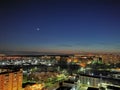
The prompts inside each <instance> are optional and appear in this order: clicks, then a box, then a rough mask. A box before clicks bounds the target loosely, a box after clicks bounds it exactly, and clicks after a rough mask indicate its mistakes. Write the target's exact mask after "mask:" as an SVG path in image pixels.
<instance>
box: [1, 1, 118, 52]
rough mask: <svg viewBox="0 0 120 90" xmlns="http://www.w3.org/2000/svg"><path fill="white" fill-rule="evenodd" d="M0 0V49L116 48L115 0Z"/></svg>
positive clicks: (83, 49) (78, 50) (116, 3)
mask: <svg viewBox="0 0 120 90" xmlns="http://www.w3.org/2000/svg"><path fill="white" fill-rule="evenodd" d="M0 2H1V3H0V13H1V14H0V31H1V33H0V52H1V51H26V52H27V51H28V52H51V53H52V52H53V53H78V52H120V35H119V34H120V25H119V24H120V12H119V10H120V5H119V4H120V2H119V1H117V0H114V1H113V0H97V1H96V0H81V1H79V0H50V1H49V0H40V1H38V0H36V1H35V0H34V1H33V0H26V1H24V0H19V1H9V0H6V1H0Z"/></svg>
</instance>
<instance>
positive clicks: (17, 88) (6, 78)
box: [0, 69, 23, 90]
mask: <svg viewBox="0 0 120 90" xmlns="http://www.w3.org/2000/svg"><path fill="white" fill-rule="evenodd" d="M22 79H23V73H22V69H19V70H7V71H5V72H0V90H22Z"/></svg>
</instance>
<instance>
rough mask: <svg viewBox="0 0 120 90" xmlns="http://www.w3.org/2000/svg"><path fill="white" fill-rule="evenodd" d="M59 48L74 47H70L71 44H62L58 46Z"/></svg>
mask: <svg viewBox="0 0 120 90" xmlns="http://www.w3.org/2000/svg"><path fill="white" fill-rule="evenodd" d="M58 46H59V47H73V46H72V45H69V44H60V45H58Z"/></svg>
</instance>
